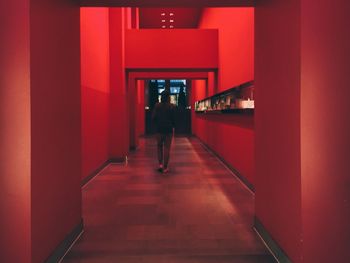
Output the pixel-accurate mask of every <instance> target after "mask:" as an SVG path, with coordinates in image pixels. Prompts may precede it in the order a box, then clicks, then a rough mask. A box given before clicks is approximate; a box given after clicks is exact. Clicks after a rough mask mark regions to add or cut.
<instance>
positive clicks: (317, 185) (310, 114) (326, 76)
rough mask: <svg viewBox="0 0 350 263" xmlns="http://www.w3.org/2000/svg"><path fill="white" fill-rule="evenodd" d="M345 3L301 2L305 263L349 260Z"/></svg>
mask: <svg viewBox="0 0 350 263" xmlns="http://www.w3.org/2000/svg"><path fill="white" fill-rule="evenodd" d="M349 8H350V4H349V2H348V1H345V0H342V1H337V2H336V3H335V2H334V1H331V0H321V1H318V3H317V7H315V5H314V2H313V1H311V0H303V1H302V6H301V10H302V16H301V24H302V31H301V38H302V42H301V47H302V51H301V55H302V56H301V58H302V71H301V76H302V78H301V85H302V87H301V160H302V163H301V185H302V220H303V251H304V252H303V259H304V262H312V263H313V262H322V263H323V262H348V261H349V258H350V250H349V247H350V243H349V242H350V227H349V222H350V166H349V160H350V136H349V134H350V117H349V98H350V89H349V85H348V83H349V82H350V75H349V68H350V53H349V47H350V34H349V27H348V23H347V21H348V20H349V10H350V9H349Z"/></svg>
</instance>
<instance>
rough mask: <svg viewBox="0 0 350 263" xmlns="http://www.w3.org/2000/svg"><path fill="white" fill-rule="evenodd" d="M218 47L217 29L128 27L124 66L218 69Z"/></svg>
mask: <svg viewBox="0 0 350 263" xmlns="http://www.w3.org/2000/svg"><path fill="white" fill-rule="evenodd" d="M140 43H142V45H141V46H140ZM217 49H218V32H217V30H215V29H206V30H197V29H173V30H171V29H143V30H128V31H127V33H126V67H127V68H130V69H132V68H148V69H159V68H172V69H174V68H186V69H188V68H195V69H203V68H205V69H207V68H217V65H218V61H217ZM179 50H181V52H179Z"/></svg>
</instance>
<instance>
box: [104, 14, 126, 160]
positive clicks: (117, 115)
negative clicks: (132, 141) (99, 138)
mask: <svg viewBox="0 0 350 263" xmlns="http://www.w3.org/2000/svg"><path fill="white" fill-rule="evenodd" d="M125 12H126V10H125V8H110V47H111V48H110V71H111V73H110V85H111V102H110V103H111V106H110V150H109V151H110V158H112V159H118V160H120V159H123V158H125V156H126V155H127V154H128V152H129V122H128V111H129V110H128V102H127V99H128V97H127V83H126V82H127V81H126V77H125V44H124V39H125V28H126V15H125Z"/></svg>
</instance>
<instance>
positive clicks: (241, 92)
mask: <svg viewBox="0 0 350 263" xmlns="http://www.w3.org/2000/svg"><path fill="white" fill-rule="evenodd" d="M253 93H254V81H249V82H245V83H243V84H241V85H238V86H236V87H233V88H231V89H228V90H225V91H223V92H220V93H217V94H215V95H213V96H210V97H207V98H205V99H202V100H199V101H196V102H195V107H194V108H195V112H196V113H206V114H237V113H240V114H241V113H242V114H253V113H254V99H253V98H254V96H253ZM211 108H214V109H215V108H216V109H218V108H219V109H220V108H222V109H223V110H203V109H211ZM224 108H227V109H224Z"/></svg>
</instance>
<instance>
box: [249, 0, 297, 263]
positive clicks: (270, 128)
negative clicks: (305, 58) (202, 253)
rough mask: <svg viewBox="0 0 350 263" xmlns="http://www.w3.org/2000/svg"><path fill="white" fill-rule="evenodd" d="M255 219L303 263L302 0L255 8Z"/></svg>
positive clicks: (272, 3) (271, 3)
mask: <svg viewBox="0 0 350 263" xmlns="http://www.w3.org/2000/svg"><path fill="white" fill-rule="evenodd" d="M255 20H256V21H255V32H256V35H255V87H256V89H255V90H256V96H255V99H256V109H255V131H256V133H255V134H256V140H255V148H256V183H255V189H256V194H255V197H256V198H255V200H256V205H255V210H256V217H257V218H258V220H259V221H260V222H261V223H262V225H263V226H264V227H265V229H266V230H267V231H268V232H269V233H270V235H271V236H272V238H273V239H274V240H275V241H276V242H277V243H278V244H279V245H280V246H281V247H282V249H283V250H284V251H285V253H286V254H287V256H288V257H289V258H290V259H291V260H292V262H301V256H300V255H301V243H302V236H301V191H300V189H301V181H300V33H301V32H300V1H294V0H286V1H269V3H266V4H264V3H263V2H262V3H260V4H258V5H257V7H256V8H255Z"/></svg>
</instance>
